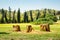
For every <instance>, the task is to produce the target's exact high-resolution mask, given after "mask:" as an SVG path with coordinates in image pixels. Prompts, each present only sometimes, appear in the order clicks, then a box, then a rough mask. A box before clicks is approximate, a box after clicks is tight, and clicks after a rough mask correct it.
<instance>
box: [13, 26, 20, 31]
mask: <svg viewBox="0 0 60 40" xmlns="http://www.w3.org/2000/svg"><path fill="white" fill-rule="evenodd" d="M13 31H21V29H20V26H19V25H13Z"/></svg>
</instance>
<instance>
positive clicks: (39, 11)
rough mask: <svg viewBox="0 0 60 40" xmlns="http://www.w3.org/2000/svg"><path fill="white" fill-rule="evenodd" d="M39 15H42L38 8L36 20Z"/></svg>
mask: <svg viewBox="0 0 60 40" xmlns="http://www.w3.org/2000/svg"><path fill="white" fill-rule="evenodd" d="M39 16H40V11H39V10H38V14H37V17H36V20H37V19H38V18H39Z"/></svg>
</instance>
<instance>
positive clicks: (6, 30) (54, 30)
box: [0, 23, 60, 40]
mask: <svg viewBox="0 0 60 40" xmlns="http://www.w3.org/2000/svg"><path fill="white" fill-rule="evenodd" d="M12 25H17V24H0V40H12V39H14V40H51V39H52V40H60V24H54V25H50V29H51V32H43V31H40V25H33V24H30V23H21V24H18V25H20V27H21V30H22V31H21V32H13V31H12V29H13V28H12ZM27 25H32V27H33V28H34V31H33V32H30V33H26V26H27Z"/></svg>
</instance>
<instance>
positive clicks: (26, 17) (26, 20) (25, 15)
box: [24, 12, 28, 22]
mask: <svg viewBox="0 0 60 40" xmlns="http://www.w3.org/2000/svg"><path fill="white" fill-rule="evenodd" d="M24 22H28V15H27V12H24Z"/></svg>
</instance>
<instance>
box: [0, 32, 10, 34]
mask: <svg viewBox="0 0 60 40" xmlns="http://www.w3.org/2000/svg"><path fill="white" fill-rule="evenodd" d="M0 34H9V33H7V32H0Z"/></svg>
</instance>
